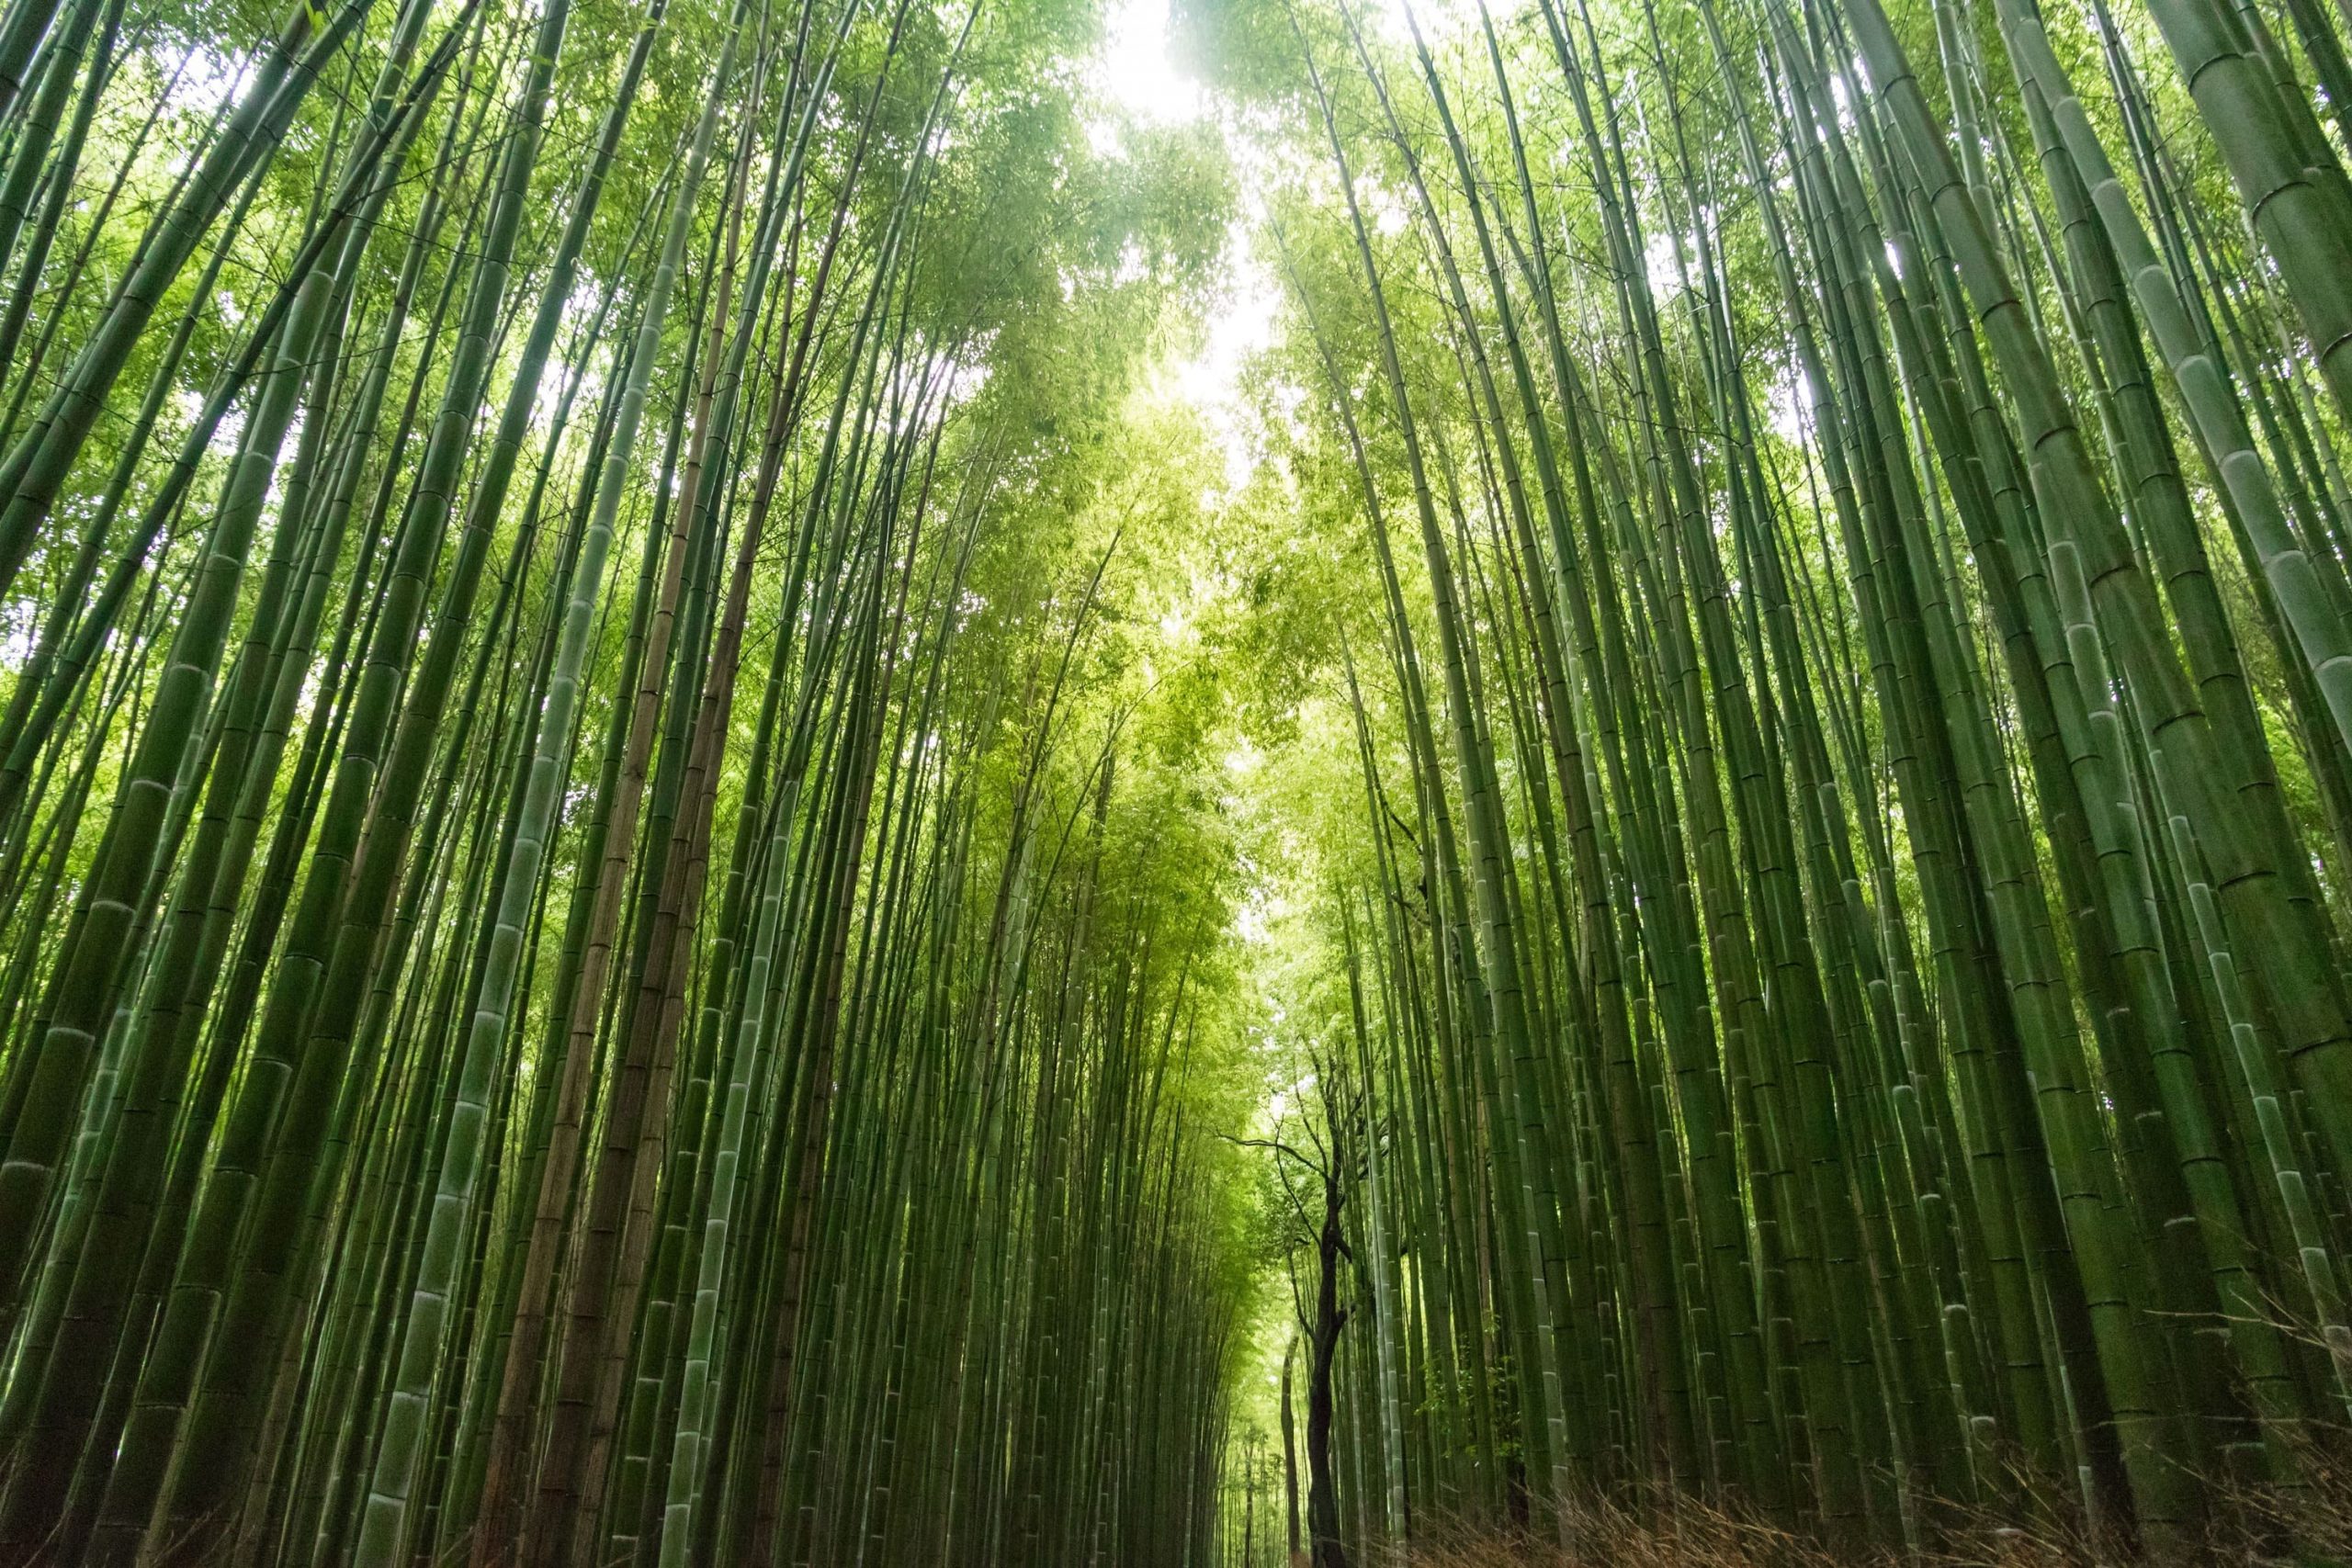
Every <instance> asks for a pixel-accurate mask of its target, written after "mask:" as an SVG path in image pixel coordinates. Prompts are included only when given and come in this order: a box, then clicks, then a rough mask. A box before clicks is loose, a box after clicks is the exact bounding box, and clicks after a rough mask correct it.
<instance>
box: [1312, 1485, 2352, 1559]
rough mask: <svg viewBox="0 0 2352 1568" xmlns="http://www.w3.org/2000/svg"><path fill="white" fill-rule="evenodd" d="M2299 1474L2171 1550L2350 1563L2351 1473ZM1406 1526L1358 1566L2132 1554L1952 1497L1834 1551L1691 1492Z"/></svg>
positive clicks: (2247, 1499)
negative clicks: (1407, 1535) (1918, 1525)
mask: <svg viewBox="0 0 2352 1568" xmlns="http://www.w3.org/2000/svg"><path fill="white" fill-rule="evenodd" d="M2307 1473H2308V1475H2309V1476H2310V1482H2309V1484H2308V1485H2306V1486H2305V1487H2303V1488H2301V1489H2300V1490H2298V1491H2296V1492H2294V1493H2292V1494H2285V1493H2278V1492H2271V1491H2262V1492H2247V1491H2245V1490H2243V1489H2238V1490H2228V1489H2223V1490H2222V1493H2221V1495H2222V1496H2223V1497H2224V1506H2221V1507H2219V1508H2217V1510H2216V1515H2217V1522H2216V1523H2215V1524H2214V1525H2213V1526H2212V1527H2211V1531H2210V1532H2209V1534H2208V1535H2207V1536H2206V1537H2205V1538H2204V1539H2203V1540H2202V1541H2201V1543H2200V1544H2199V1545H2197V1546H2196V1547H2194V1548H2192V1549H2189V1550H2188V1551H2186V1552H2185V1553H2181V1554H2177V1556H2176V1558H2175V1561H2190V1562H2198V1563H2217V1564H2218V1563H2233V1564H2234V1563H2247V1564H2254V1563H2272V1564H2280V1565H2293V1568H2318V1565H2322V1564H2328V1565H2335V1564H2352V1474H2346V1473H2344V1472H2341V1471H2340V1470H2337V1469H2335V1468H2333V1467H2329V1466H2324V1465H2321V1466H2313V1467H2312V1469H2311V1470H2310V1471H2309V1472H2307ZM1416 1529H1417V1533H1418V1539H1417V1540H1415V1542H1414V1545H1413V1547H1412V1549H1411V1550H1410V1551H1408V1552H1403V1553H1397V1552H1384V1553H1381V1554H1378V1555H1375V1556H1372V1557H1369V1558H1367V1559H1365V1560H1363V1561H1360V1562H1358V1563H1357V1564H1356V1568H1897V1565H1901V1568H2117V1565H2119V1564H2121V1563H2125V1562H2133V1561H2136V1560H2137V1557H2136V1554H2134V1553H2131V1552H2128V1551H2119V1550H2117V1549H2116V1548H2115V1547H2114V1546H2113V1545H2112V1544H2111V1543H2108V1544H2104V1545H2103V1544H2102V1543H2100V1542H2098V1541H2095V1540H2091V1539H2090V1538H2088V1537H2086V1536H2085V1535H2084V1534H2082V1533H2081V1532H2080V1531H2079V1530H2077V1529H2074V1528H2071V1527H2069V1526H2068V1525H2066V1524H2064V1523H2062V1522H2059V1520H2058V1519H2057V1518H2054V1517H2047V1518H2045V1520H2043V1521H2041V1522H2037V1523H2035V1524H2032V1525H2030V1526H2021V1525H2019V1524H2018V1523H2017V1522H2016V1521H2015V1520H2014V1519H2003V1518H1999V1517H1993V1516H1990V1515H1986V1514H1984V1513H1981V1512H1969V1511H1965V1510H1962V1509H1958V1508H1946V1509H1943V1510H1941V1511H1940V1516H1939V1528H1938V1529H1937V1530H1936V1532H1935V1539H1934V1541H1933V1544H1932V1545H1929V1546H1926V1547H1923V1548H1922V1549H1921V1550H1919V1551H1890V1550H1886V1549H1883V1548H1876V1549H1872V1548H1862V1549H1847V1550H1835V1549H1832V1548H1830V1547H1828V1546H1826V1545H1825V1544H1823V1543H1822V1542H1821V1541H1820V1540H1815V1539H1809V1538H1807V1537H1805V1536H1802V1535H1797V1534H1792V1533H1790V1532H1789V1531H1787V1530H1785V1529H1779V1528H1776V1527H1774V1526H1771V1525H1769V1524H1765V1523H1763V1522H1761V1521H1758V1520H1756V1519H1752V1518H1743V1517H1736V1516H1735V1515H1732V1514H1729V1513H1725V1512H1724V1511H1723V1510H1720V1509H1717V1508H1713V1507H1710V1506H1706V1505H1704V1504H1701V1503H1698V1502H1695V1501H1693V1500H1691V1499H1689V1498H1682V1499H1679V1500H1677V1501H1676V1502H1675V1503H1674V1504H1673V1505H1672V1506H1657V1507H1652V1508H1636V1507H1633V1506H1623V1505H1615V1504H1608V1503H1601V1504H1596V1505H1589V1506H1586V1507H1585V1508H1584V1509H1582V1510H1581V1511H1580V1513H1579V1514H1578V1516H1577V1528H1576V1529H1575V1531H1574V1532H1573V1537H1572V1540H1570V1542H1569V1544H1567V1545H1566V1546H1563V1545H1562V1544H1561V1543H1559V1542H1558V1541H1555V1540H1533V1539H1530V1538H1529V1537H1527V1536H1525V1535H1523V1534H1510V1533H1503V1532H1498V1531H1496V1530H1494V1529H1491V1528H1473V1527H1468V1526H1445V1525H1437V1526H1430V1525H1427V1524H1421V1525H1417V1527H1416Z"/></svg>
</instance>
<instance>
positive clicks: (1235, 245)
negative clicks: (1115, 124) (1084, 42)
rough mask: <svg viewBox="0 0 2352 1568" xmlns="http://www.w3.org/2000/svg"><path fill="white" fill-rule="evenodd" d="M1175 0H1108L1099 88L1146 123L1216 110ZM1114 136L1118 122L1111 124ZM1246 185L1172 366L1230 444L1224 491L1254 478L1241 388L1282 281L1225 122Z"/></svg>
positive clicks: (1266, 335)
mask: <svg viewBox="0 0 2352 1568" xmlns="http://www.w3.org/2000/svg"><path fill="white" fill-rule="evenodd" d="M1168 12H1169V0H1111V4H1110V7H1109V10H1108V12H1107V14H1106V15H1105V17H1104V18H1103V54H1102V58H1101V60H1100V62H1099V63H1098V70H1099V72H1100V77H1099V80H1100V82H1101V84H1102V86H1103V94H1104V96H1106V97H1108V98H1109V99H1110V100H1111V101H1112V102H1113V103H1114V104H1116V105H1117V106H1118V107H1120V108H1122V109H1124V110H1125V112H1126V113H1127V114H1128V115H1130V116H1132V117H1133V118H1135V119H1136V121H1138V122H1140V123H1142V124H1145V125H1158V126H1170V125H1189V124H1192V123H1193V122H1194V121H1196V120H1199V119H1201V118H1204V117H1205V116H1213V115H1214V113H1215V106H1213V105H1212V104H1211V103H1210V102H1209V101H1208V98H1207V95H1206V94H1205V93H1204V90H1203V89H1202V86H1201V85H1200V83H1199V82H1197V81H1195V80H1193V78H1192V77H1191V76H1190V75H1188V74H1187V73H1185V72H1184V71H1183V69H1182V67H1181V66H1179V65H1178V63H1177V62H1176V59H1175V57H1174V54H1173V51H1171V49H1170V41H1169V36H1168V32H1169V14H1168ZM1106 130H1110V132H1111V134H1112V135H1114V136H1115V128H1106ZM1225 140H1226V145H1227V149H1228V150H1229V151H1230V152H1231V153H1232V156H1233V159H1234V166H1235V170H1236V173H1237V175H1238V178H1239V181H1240V186H1241V190H1240V197H1241V215H1240V217H1239V219H1238V220H1237V221H1236V223H1235V224H1234V226H1233V230H1232V232H1231V233H1230V234H1229V235H1228V236H1227V253H1226V259H1225V265H1224V266H1223V268H1222V269H1221V272H1222V276H1221V278H1220V280H1219V284H1220V291H1221V293H1222V296H1223V298H1222V299H1219V300H1217V301H1216V304H1215V305H1214V306H1213V307H1212V309H1211V310H1210V311H1209V315H1208V320H1207V323H1206V328H1207V330H1206V331H1205V333H1204V334H1203V337H1202V339H1201V342H1200V343H1199V344H1198V346H1197V349H1196V351H1195V352H1194V353H1193V355H1191V356H1190V357H1189V358H1186V359H1184V360H1182V361H1180V362H1179V363H1178V364H1176V365H1174V366H1172V367H1170V370H1171V376H1170V388H1169V389H1170V392H1171V393H1172V394H1173V395H1174V396H1176V397H1178V398H1180V399H1182V400H1184V401H1185V402H1188V403H1190V404H1192V405H1193V407H1194V408H1196V409H1198V410H1199V411H1200V412H1201V414H1202V417H1203V418H1204V419H1205V420H1206V421H1207V422H1208V423H1209V426H1210V428H1211V429H1213V430H1215V431H1216V433H1217V436H1218V440H1219V443H1220V445H1221V446H1223V447H1224V450H1225V468H1226V473H1225V479H1226V487H1227V489H1236V488H1238V487H1239V486H1240V485H1241V484H1243V483H1244V482H1246V481H1247V480H1248V479H1249V477H1250V466H1251V461H1252V458H1251V453H1250V443H1249V440H1248V436H1247V425H1246V423H1245V418H1246V412H1247V411H1246V407H1245V404H1244V400H1243V399H1242V396H1241V389H1240V380H1241V370H1242V367H1243V365H1244V364H1245V363H1246V362H1247V360H1248V359H1249V356H1250V355H1251V354H1253V353H1255V352H1257V351H1258V350H1260V349H1261V348H1264V347H1265V346H1267V345H1268V344H1271V343H1272V341H1273V333H1274V321H1275V317H1276V315H1277V314H1278V312H1279V310H1280V306H1281V299H1282V296H1281V289H1280V287H1279V285H1278V284H1277V283H1276V282H1275V280H1274V277H1273V276H1272V273H1271V272H1269V271H1268V270H1267V268H1266V266H1265V265H1264V263H1263V262H1262V261H1261V259H1260V258H1259V256H1258V255H1257V254H1256V252H1255V250H1254V248H1253V247H1252V245H1251V243H1250V229H1251V227H1252V226H1253V224H1254V222H1255V220H1256V219H1257V217H1258V216H1259V214H1260V212H1261V182H1260V179H1259V176H1258V172H1257V170H1256V168H1255V166H1254V164H1255V161H1254V160H1253V159H1252V158H1251V156H1250V149H1249V148H1248V147H1247V146H1246V145H1245V144H1243V143H1242V142H1241V141H1240V140H1239V139H1238V138H1237V137H1236V136H1235V135H1234V134H1233V133H1232V130H1231V129H1230V127H1226V128H1225Z"/></svg>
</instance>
